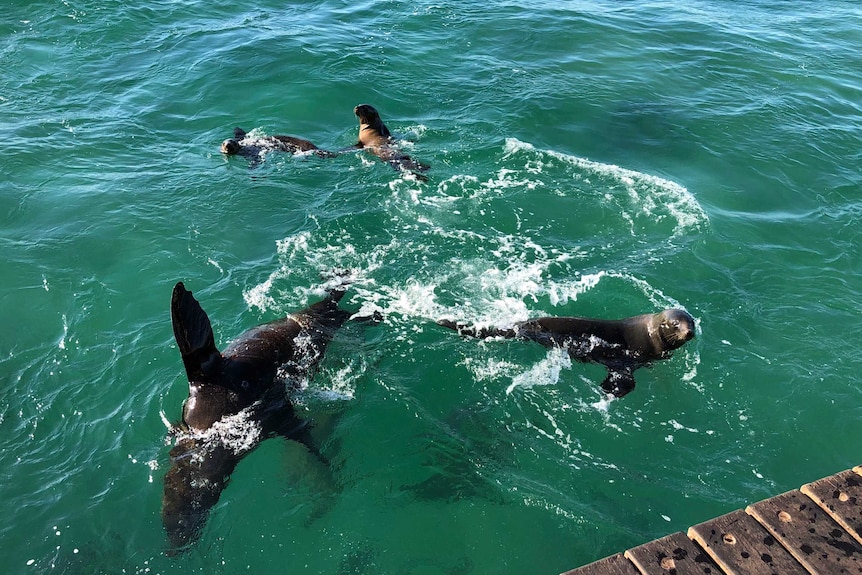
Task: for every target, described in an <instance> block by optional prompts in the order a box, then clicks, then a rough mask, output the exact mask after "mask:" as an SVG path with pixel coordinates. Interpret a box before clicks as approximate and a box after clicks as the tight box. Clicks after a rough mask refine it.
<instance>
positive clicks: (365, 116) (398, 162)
mask: <svg viewBox="0 0 862 575" xmlns="http://www.w3.org/2000/svg"><path fill="white" fill-rule="evenodd" d="M353 113H354V114H356V117H357V118H359V142H357V144H356V147H357V148H362V149H365V150H368V151H369V152H371V153H372V154H374V155H375V156H377V157H378V158H380V159H381V160H383V161H384V162H386V163H388V164H389V165H390V166H392V167H393V168H394V169H395V170H398V171H401V172H404V173H406V174H412V175H413V176H414V177H415V178H416V179H418V180H421V181H423V182H424V181H426V180H428V177H427V176H425V175H424V174H422V173H421V172H425V171H427V170H429V169H430V166H428V165H426V164H423V163H421V162H417V161H416V160H414V159H412V158H411V157H410V156H408V155H407V154H402V153H401V152H400V151H399V150H398V149H397V148H396V147H394V144H395V140H394V138H393V137H392V133H391V132H390V131H389V128H387V127H386V125H385V124H384V123H383V120H381V119H380V114H378V113H377V110H376V109H375V108H374V106H370V105H368V104H360V105H358V106H356V107H355V108H353Z"/></svg>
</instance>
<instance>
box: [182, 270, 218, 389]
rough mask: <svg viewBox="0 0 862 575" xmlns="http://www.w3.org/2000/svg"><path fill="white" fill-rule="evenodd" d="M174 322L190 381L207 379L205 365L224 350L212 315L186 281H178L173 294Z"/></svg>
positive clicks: (209, 363)
mask: <svg viewBox="0 0 862 575" xmlns="http://www.w3.org/2000/svg"><path fill="white" fill-rule="evenodd" d="M171 323H172V324H173V328H174V338H175V339H176V340H177V346H178V347H179V349H180V354H181V355H182V357H183V365H185V368H186V375H188V378H189V381H194V380H201V379H205V377H206V374H205V369H206V366H207V365H212V364H211V362H212V360H213V359H214V358H217V357H219V356H220V355H221V354H220V353H219V350H218V348H216V346H215V338H214V336H213V328H212V325H211V324H210V319H209V317H208V316H207V314H206V312H205V311H204V310H203V308H201V305H200V303H198V300H196V299H195V298H194V296H193V295H192V292H190V291H188V290H187V289H186V286H185V285H183V282H177V285H175V286H174V291H173V294H172V295H171Z"/></svg>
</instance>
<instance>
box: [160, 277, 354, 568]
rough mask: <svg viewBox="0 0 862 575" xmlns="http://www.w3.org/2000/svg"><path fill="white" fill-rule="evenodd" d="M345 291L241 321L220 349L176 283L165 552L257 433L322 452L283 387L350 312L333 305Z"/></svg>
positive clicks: (202, 513)
mask: <svg viewBox="0 0 862 575" xmlns="http://www.w3.org/2000/svg"><path fill="white" fill-rule="evenodd" d="M343 295H344V287H343V286H342V287H340V288H337V289H333V290H331V291H330V292H329V295H328V296H327V297H326V298H325V299H324V300H322V301H319V302H317V303H315V304H314V305H312V306H310V307H308V308H306V309H304V310H302V311H299V312H296V313H293V314H290V315H288V316H286V317H284V318H282V319H279V320H276V321H273V322H269V323H265V324H262V325H259V326H257V327H254V328H251V329H249V330H248V331H246V332H244V333H243V334H242V335H240V336H239V337H238V338H237V339H236V340H234V341H233V342H232V343H231V344H230V345H229V346H228V347H227V348H226V349H225V350H224V352H219V350H218V349H217V348H216V346H215V343H214V342H215V340H214V337H213V330H212V326H211V324H210V320H209V317H208V316H207V314H206V313H205V312H204V310H203V309H202V308H201V306H200V304H199V303H198V301H197V300H196V299H195V298H194V296H193V295H192V292H190V291H188V290H187V289H186V288H185V286H184V285H183V283H182V282H179V283H177V284H176V286H175V287H174V290H173V294H172V296H171V322H172V324H173V329H174V337H175V339H176V342H177V346H178V348H179V350H180V355H181V356H182V359H183V364H184V366H185V370H186V375H187V376H188V382H189V396H188V398H187V399H186V400H185V402H184V403H183V410H182V422H181V423H180V424H179V425H177V426H175V428H174V429H173V430H172V431H173V433H174V434H175V435H176V437H177V440H176V442H175V445H174V447H173V448H171V451H170V468H169V469H168V471H167V473H166V474H165V479H164V496H163V499H162V523H163V525H164V528H165V531H166V532H167V536H168V542H169V549H168V554H169V555H174V554H177V553H180V552H182V551H184V550H186V549H188V548H189V546H191V545H192V544H193V543H194V542H195V541H197V539H198V537H199V535H200V530H201V528H202V527H203V525H204V523H205V522H206V518H207V516H208V514H209V510H210V509H211V508H212V507H213V506H214V505H215V504H216V502H218V499H219V496H220V495H221V492H222V491H223V490H224V488H225V487H226V486H227V483H228V481H229V479H230V475H231V473H232V472H233V470H234V468H235V467H236V465H237V463H239V461H240V460H241V459H242V457H243V456H244V455H246V454H247V453H249V452H250V451H251V450H253V449H254V448H255V447H256V446H257V445H258V443H260V441H262V440H264V439H266V438H267V437H271V436H276V435H279V436H282V437H284V438H287V439H292V440H297V441H300V442H302V443H304V444H305V445H306V447H307V448H308V450H309V451H310V452H311V453H312V454H314V455H316V456H318V457H319V456H320V454H319V452H318V451H317V448H316V447H315V446H314V443H313V442H312V440H311V436H310V433H309V426H308V423H307V422H305V421H303V420H301V419H300V418H298V417H297V416H296V414H295V413H294V410H293V406H292V405H291V403H290V401H289V400H288V399H287V395H286V391H287V386H288V385H292V384H296V383H298V382H299V380H301V379H302V378H303V377H305V376H306V375H307V374H309V373H310V372H311V371H312V370H313V369H314V368H315V367H316V366H317V364H318V363H319V362H320V360H321V359H322V357H323V354H324V351H325V349H326V346H327V344H328V342H329V341H330V340H331V339H332V336H333V334H334V333H335V331H336V330H337V329H338V328H339V327H341V325H342V324H343V323H344V322H345V321H346V320H347V318H348V317H349V315H350V314H349V313H348V312H346V311H344V310H342V309H340V308H339V307H338V301H339V300H340V299H341V297H342V296H343Z"/></svg>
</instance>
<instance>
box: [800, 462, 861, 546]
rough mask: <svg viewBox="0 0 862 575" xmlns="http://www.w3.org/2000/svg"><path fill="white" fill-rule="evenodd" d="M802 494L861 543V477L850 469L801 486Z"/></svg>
mask: <svg viewBox="0 0 862 575" xmlns="http://www.w3.org/2000/svg"><path fill="white" fill-rule="evenodd" d="M801 491H802V493H804V494H805V495H807V496H808V497H810V498H811V499H813V500H814V502H815V503H817V504H818V505H819V506H820V507H822V508H823V509H824V510H825V511H826V512H827V513H828V514H829V515H830V516H831V517H832V519H834V520H835V521H837V522H838V524H839V525H840V526H841V527H842V528H844V530H845V531H847V532H848V533H850V535H852V536H853V537H854V538H855V539H856V541H859V542H860V543H862V506H860V503H862V477H860V476H859V474H857V473H856V472H855V471H853V470H852V469H848V470H847V471H843V472H841V473H838V474H836V475H833V476H831V477H825V478H823V479H821V480H819V481H814V482H813V483H806V484H805V485H803V486H802V489H801Z"/></svg>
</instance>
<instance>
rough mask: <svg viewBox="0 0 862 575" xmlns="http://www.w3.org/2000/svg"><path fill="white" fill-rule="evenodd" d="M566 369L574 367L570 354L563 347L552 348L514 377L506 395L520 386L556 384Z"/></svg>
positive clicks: (526, 387)
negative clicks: (539, 359) (542, 357)
mask: <svg viewBox="0 0 862 575" xmlns="http://www.w3.org/2000/svg"><path fill="white" fill-rule="evenodd" d="M564 369H572V360H571V359H570V358H569V354H568V353H566V351H565V350H563V349H561V348H552V349H550V350H548V354H547V355H546V356H545V358H544V359H542V360H541V361H539V362H538V363H536V364H535V365H533V366H532V367H531V368H530V369H528V370H527V371H525V372H523V373H519V374H517V375H515V377H513V378H512V383H511V384H510V385H509V387H507V388H506V395H509V394H510V393H512V391H513V390H514V389H515V388H518V387H520V388H524V389H529V388H531V387H533V386H535V385H556V384H557V383H559V381H560V373H561V372H562V371H563V370H564Z"/></svg>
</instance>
